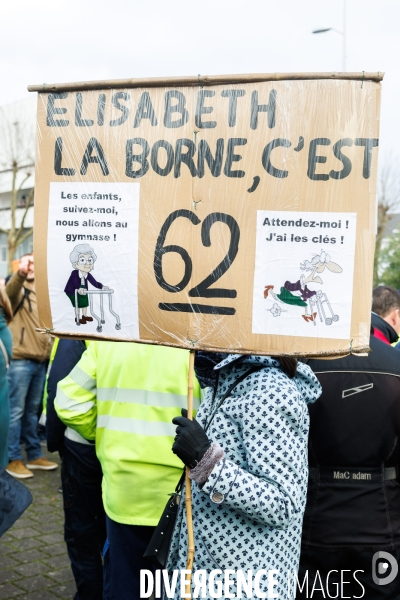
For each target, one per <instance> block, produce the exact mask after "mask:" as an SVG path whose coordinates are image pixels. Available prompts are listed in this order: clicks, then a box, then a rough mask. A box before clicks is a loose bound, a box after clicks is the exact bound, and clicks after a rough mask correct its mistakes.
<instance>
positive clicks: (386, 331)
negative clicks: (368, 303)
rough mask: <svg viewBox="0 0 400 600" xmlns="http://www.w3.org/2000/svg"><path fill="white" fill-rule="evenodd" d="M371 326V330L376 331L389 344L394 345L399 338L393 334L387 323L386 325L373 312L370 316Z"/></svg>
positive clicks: (393, 331)
mask: <svg viewBox="0 0 400 600" xmlns="http://www.w3.org/2000/svg"><path fill="white" fill-rule="evenodd" d="M371 326H372V329H378V331H380V332H381V333H382V334H383V335H384V336H385V338H386V339H387V341H388V342H389V344H394V342H397V340H398V339H399V336H398V334H397V333H396V332H395V330H394V329H393V327H392V326H391V325H389V323H386V321H385V320H384V319H382V317H380V316H379V315H377V314H376V313H374V312H373V313H372V315H371Z"/></svg>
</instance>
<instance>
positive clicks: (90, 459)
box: [61, 440, 106, 600]
mask: <svg viewBox="0 0 400 600" xmlns="http://www.w3.org/2000/svg"><path fill="white" fill-rule="evenodd" d="M71 448H72V449H73V451H71ZM101 480H102V472H101V467H100V463H99V461H98V459H97V456H96V453H95V448H94V446H87V445H84V444H78V443H76V442H71V441H70V440H68V446H67V444H66V446H65V451H64V455H63V461H62V469H61V481H62V489H63V497H64V513H65V526H64V539H65V542H66V544H67V550H68V556H69V559H70V561H71V569H72V573H73V575H74V578H75V583H76V587H77V593H76V594H75V597H74V600H102V598H103V563H102V550H103V546H104V543H105V540H106V521H105V512H104V508H103V502H102V496H101Z"/></svg>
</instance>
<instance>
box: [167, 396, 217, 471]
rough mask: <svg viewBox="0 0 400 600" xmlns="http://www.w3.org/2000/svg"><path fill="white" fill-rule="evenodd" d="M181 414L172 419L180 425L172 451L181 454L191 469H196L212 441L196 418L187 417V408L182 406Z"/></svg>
mask: <svg viewBox="0 0 400 600" xmlns="http://www.w3.org/2000/svg"><path fill="white" fill-rule="evenodd" d="M181 414H182V416H181V417H175V418H174V419H172V422H173V424H174V425H178V427H177V428H176V436H175V442H174V444H173V446H172V452H173V453H174V454H176V455H177V456H179V458H180V459H181V461H182V462H183V463H184V464H185V465H186V466H187V467H189V469H194V467H195V466H196V465H197V464H198V463H199V462H200V461H201V459H202V458H203V456H204V455H205V453H206V452H207V450H208V449H209V447H210V446H211V442H210V440H209V439H208V437H207V435H206V432H205V431H204V429H203V428H202V426H201V425H199V424H198V422H197V421H196V419H193V421H190V420H189V419H188V418H187V410H186V408H182V410H181Z"/></svg>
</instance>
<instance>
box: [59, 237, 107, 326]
mask: <svg viewBox="0 0 400 600" xmlns="http://www.w3.org/2000/svg"><path fill="white" fill-rule="evenodd" d="M69 259H70V261H71V263H72V266H73V268H74V270H73V271H72V273H71V275H70V278H69V279H68V282H67V285H66V286H65V289H64V292H65V293H66V294H67V296H68V298H69V299H70V300H71V304H72V306H73V307H74V308H75V310H76V306H75V291H76V290H77V292H78V294H77V296H76V297H77V300H78V307H77V310H76V316H75V322H76V323H77V324H79V323H80V324H81V325H85V324H86V323H88V322H90V321H93V318H92V317H88V316H87V307H88V306H89V299H88V295H87V292H88V282H89V283H91V284H92V285H93V286H94V287H95V288H97V289H99V290H108V287H107V286H106V285H103V284H102V283H100V282H99V281H96V280H95V278H94V277H93V275H91V274H90V271H93V269H94V263H95V261H96V259H97V256H96V254H95V253H94V250H93V248H92V247H91V246H90V245H89V244H78V245H77V246H75V248H74V249H73V250H72V252H71V254H70V255H69ZM80 311H82V316H80Z"/></svg>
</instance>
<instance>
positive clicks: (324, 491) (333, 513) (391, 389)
mask: <svg viewBox="0 0 400 600" xmlns="http://www.w3.org/2000/svg"><path fill="white" fill-rule="evenodd" d="M370 347H371V353H370V354H369V355H368V356H367V357H357V356H354V355H351V356H348V357H346V358H342V359H338V360H329V361H328V360H310V361H309V363H308V364H309V366H310V367H311V368H312V369H313V371H314V373H315V374H316V376H317V377H318V379H319V381H320V383H321V385H322V390H323V391H322V395H321V397H320V398H319V400H317V402H315V404H312V405H310V406H309V412H310V437H309V464H310V477H309V486H308V495H307V506H306V512H305V517H304V528H303V539H302V547H303V548H304V549H315V550H317V549H318V550H327V551H334V550H339V549H343V550H348V549H358V550H361V549H381V550H384V549H393V548H395V547H398V546H400V483H399V471H398V469H399V465H400V441H399V436H400V356H399V353H398V351H397V350H394V349H393V348H391V347H390V346H388V345H386V344H384V343H383V342H381V341H380V340H378V339H376V338H374V337H373V336H371V338H370ZM390 467H392V468H390ZM395 469H396V470H395ZM396 474H397V475H396Z"/></svg>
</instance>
